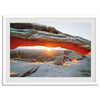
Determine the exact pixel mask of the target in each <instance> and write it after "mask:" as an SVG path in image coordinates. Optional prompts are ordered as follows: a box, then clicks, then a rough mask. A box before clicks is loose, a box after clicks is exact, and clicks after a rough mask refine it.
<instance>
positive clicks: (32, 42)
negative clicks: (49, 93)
mask: <svg viewBox="0 0 100 100" xmlns="http://www.w3.org/2000/svg"><path fill="white" fill-rule="evenodd" d="M19 46H46V47H62V48H65V49H70V50H73V51H75V52H77V53H78V54H80V55H82V56H85V55H87V54H88V53H90V52H91V49H88V48H85V47H81V46H80V45H78V44H76V43H71V42H51V41H43V40H39V39H22V38H16V37H10V49H15V48H17V47H19Z"/></svg>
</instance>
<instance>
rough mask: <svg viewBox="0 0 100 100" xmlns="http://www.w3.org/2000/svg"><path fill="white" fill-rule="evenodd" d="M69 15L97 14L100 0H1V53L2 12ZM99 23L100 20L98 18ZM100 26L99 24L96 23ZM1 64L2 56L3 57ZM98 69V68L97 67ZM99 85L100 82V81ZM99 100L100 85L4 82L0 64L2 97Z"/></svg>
mask: <svg viewBox="0 0 100 100" xmlns="http://www.w3.org/2000/svg"><path fill="white" fill-rule="evenodd" d="M3 15H23V16H24V15H27V16H28V15H29V16H30V15H31V16H43V17H46V16H49V17H51V16H58V17H64V16H70V15H74V16H75V15H76V16H77V15H79V16H83V17H84V15H88V16H91V15H97V16H98V18H100V3H99V0H0V46H1V47H0V50H1V52H0V55H2V16H3ZM98 23H100V20H98ZM97 27H99V26H97ZM99 34H100V33H99V31H98V30H97V35H96V37H97V40H96V43H97V44H96V49H97V50H96V52H97V56H96V58H97V59H96V60H97V67H100V64H99V56H100V53H99V51H100V46H99V42H100V39H99V37H100V35H99ZM0 63H1V64H2V56H1V57H0ZM98 69H99V68H98ZM99 85H100V84H99ZM94 99H95V100H100V86H2V65H1V66H0V100H94Z"/></svg>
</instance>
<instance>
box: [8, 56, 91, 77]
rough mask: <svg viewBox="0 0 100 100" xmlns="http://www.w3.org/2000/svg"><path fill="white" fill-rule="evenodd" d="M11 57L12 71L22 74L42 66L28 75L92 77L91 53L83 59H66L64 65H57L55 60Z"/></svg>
mask: <svg viewBox="0 0 100 100" xmlns="http://www.w3.org/2000/svg"><path fill="white" fill-rule="evenodd" d="M12 61H13V60H12V59H11V69H10V72H15V73H19V75H22V74H23V73H25V72H26V71H28V70H30V69H31V68H34V67H36V66H40V67H39V69H38V70H37V71H36V72H35V73H32V74H30V75H28V76H26V77H90V76H91V55H88V56H86V57H84V58H83V59H82V60H77V59H75V60H72V61H66V62H65V63H64V64H63V65H59V66H58V65H55V64H53V62H44V63H40V62H34V63H29V62H25V61H15V62H14V61H13V62H12Z"/></svg>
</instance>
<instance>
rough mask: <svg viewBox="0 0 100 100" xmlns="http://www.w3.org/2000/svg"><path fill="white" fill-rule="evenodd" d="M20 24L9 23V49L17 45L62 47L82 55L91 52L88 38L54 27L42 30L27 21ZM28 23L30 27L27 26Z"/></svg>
mask: <svg viewBox="0 0 100 100" xmlns="http://www.w3.org/2000/svg"><path fill="white" fill-rule="evenodd" d="M22 25H23V23H16V24H11V27H10V48H11V49H15V48H17V47H19V46H46V47H62V48H66V49H70V50H74V51H76V52H77V53H79V54H81V55H82V56H84V55H87V54H88V53H90V52H91V42H90V41H89V40H86V39H83V38H81V37H78V36H71V35H68V34H64V33H62V32H60V31H58V30H56V29H55V28H53V30H52V31H49V30H48V27H45V31H44V30H43V28H41V26H39V25H37V27H38V28H34V27H35V26H34V25H33V24H29V23H26V24H25V23H24V25H23V27H22ZM28 25H29V26H30V27H28ZM32 25H33V26H32ZM39 27H40V28H39ZM49 29H50V28H49Z"/></svg>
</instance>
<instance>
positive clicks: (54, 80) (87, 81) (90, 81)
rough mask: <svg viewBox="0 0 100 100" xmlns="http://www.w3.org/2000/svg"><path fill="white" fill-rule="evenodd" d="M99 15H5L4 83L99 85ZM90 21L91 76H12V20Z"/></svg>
mask: <svg viewBox="0 0 100 100" xmlns="http://www.w3.org/2000/svg"><path fill="white" fill-rule="evenodd" d="M97 20H98V19H97V17H96V16H95V17H94V16H93V17H92V16H85V17H84V16H83V17H78V16H70V17H64V18H63V17H62V18H59V17H53V18H52V17H51V18H50V17H46V18H45V17H40V18H39V17H33V16H30V17H29V16H28V17H27V16H24V17H23V16H3V85H15V86H16V85H25V86H26V85H37V86H38V85H45V86H46V85H56V86H57V85H97V84H98V77H97V76H98V73H97V72H98V71H97V69H98V68H97V67H96V47H95V45H96V38H95V37H96V30H97ZM51 21H52V22H83V23H84V22H89V23H91V77H62V78H60V77H29V78H25V77H24V78H18V77H13V78H12V77H10V23H11V22H31V23H32V22H51Z"/></svg>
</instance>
